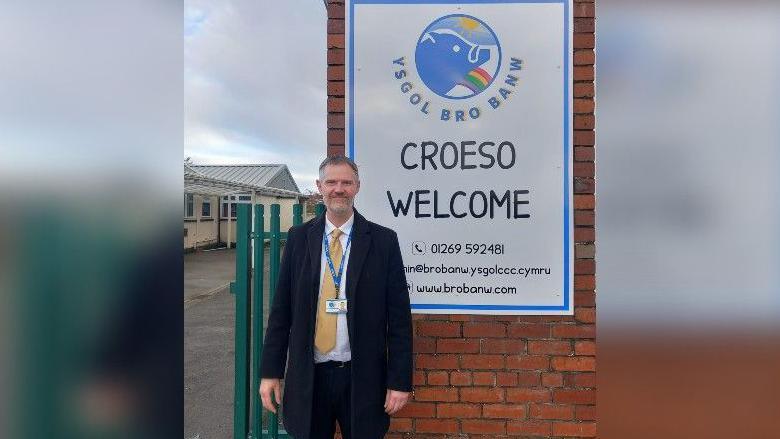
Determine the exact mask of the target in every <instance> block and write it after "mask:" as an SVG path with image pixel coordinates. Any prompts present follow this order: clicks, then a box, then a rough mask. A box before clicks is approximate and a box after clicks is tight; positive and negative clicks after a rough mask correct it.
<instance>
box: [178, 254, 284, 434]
mask: <svg viewBox="0 0 780 439" xmlns="http://www.w3.org/2000/svg"><path fill="white" fill-rule="evenodd" d="M268 258H269V254H268V249H267V248H266V251H265V260H266V269H265V275H264V279H265V284H266V285H265V291H266V296H267V291H268V289H267V288H268V277H269V276H268V268H267V264H268V262H267V261H268ZM234 278H235V250H234V249H233V250H227V249H223V250H214V251H202V252H197V253H190V254H185V255H184V439H223V438H225V439H229V438H232V436H233V384H234V376H233V361H234V353H235V350H234V346H235V345H234V325H235V299H234V296H233V295H232V294H231V293H230V291H229V288H228V285H229V282H230V281H232V280H233V279H234ZM267 302H268V300H267V297H266V300H265V306H264V310H265V314H266V315H265V318H266V319H267V313H268V303H267Z"/></svg>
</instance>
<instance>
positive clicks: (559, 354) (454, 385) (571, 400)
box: [327, 0, 596, 439]
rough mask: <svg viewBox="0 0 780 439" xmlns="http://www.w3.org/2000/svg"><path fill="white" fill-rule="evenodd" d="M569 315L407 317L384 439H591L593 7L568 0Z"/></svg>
mask: <svg viewBox="0 0 780 439" xmlns="http://www.w3.org/2000/svg"><path fill="white" fill-rule="evenodd" d="M573 12H574V87H573V93H574V106H573V111H574V194H575V195H574V209H575V210H574V240H575V251H574V255H575V256H574V257H575V261H574V290H575V291H574V316H571V317H568V316H549V317H548V316H478V315H436V314H427V315H425V314H415V315H414V331H415V333H414V335H415V339H414V352H415V368H416V369H415V372H414V385H415V396H414V400H413V401H412V402H411V403H410V404H409V405H408V406H407V407H406V408H405V409H404V410H403V411H402V412H401V413H399V414H398V415H396V416H395V417H394V418H393V419H392V421H391V424H390V432H389V433H388V435H387V437H388V438H416V439H421V438H444V437H445V435H455V434H459V435H460V436H459V437H462V438H492V437H496V436H504V435H509V436H540V437H546V438H561V437H595V436H596V405H595V404H596V343H595V337H596V294H595V288H596V276H595V273H596V263H595V259H594V257H595V228H594V226H595V214H594V213H595V212H594V208H595V195H594V194H595V178H594V177H595V167H594V158H595V148H594V146H595V132H594V124H595V118H594V112H593V110H594V97H595V92H594V82H593V81H594V64H595V53H594V45H595V4H594V2H593V1H587V0H575V1H574V11H573ZM344 47H345V39H344V2H343V0H329V1H328V147H327V153H328V155H332V154H344V151H345V147H344Z"/></svg>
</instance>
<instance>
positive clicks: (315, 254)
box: [306, 213, 325, 327]
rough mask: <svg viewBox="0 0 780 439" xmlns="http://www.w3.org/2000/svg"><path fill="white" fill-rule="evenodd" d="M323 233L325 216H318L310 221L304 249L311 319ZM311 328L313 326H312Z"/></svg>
mask: <svg viewBox="0 0 780 439" xmlns="http://www.w3.org/2000/svg"><path fill="white" fill-rule="evenodd" d="M324 233H325V214H324V213H323V214H322V215H320V216H318V217H317V218H315V219H314V221H312V223H311V226H310V227H309V232H308V233H307V239H306V241H307V242H306V247H307V248H308V253H309V265H310V267H311V273H310V278H309V285H311V291H312V295H311V312H312V318H315V319H316V316H317V299H318V296H319V293H320V289H319V285H320V270H321V267H320V263H321V262H322V235H323V234H324ZM312 327H313V325H312Z"/></svg>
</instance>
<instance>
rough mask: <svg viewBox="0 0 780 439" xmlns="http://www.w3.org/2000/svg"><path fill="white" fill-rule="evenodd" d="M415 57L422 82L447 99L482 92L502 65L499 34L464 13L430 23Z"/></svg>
mask: <svg viewBox="0 0 780 439" xmlns="http://www.w3.org/2000/svg"><path fill="white" fill-rule="evenodd" d="M414 55H415V64H416V65H417V73H418V74H419V75H420V78H421V79H422V81H423V83H425V85H426V86H427V87H428V88H429V89H430V90H431V91H432V92H434V93H436V94H437V95H439V96H441V97H444V98H448V99H465V98H470V97H472V96H476V95H478V94H480V93H482V92H483V91H484V90H485V89H486V88H487V87H488V86H490V84H491V83H492V82H493V79H494V78H495V77H496V74H497V73H498V67H499V66H500V65H501V46H500V45H499V43H498V38H497V37H496V34H495V33H494V32H493V30H492V29H490V27H489V26H488V25H487V24H485V23H484V22H483V21H482V20H480V19H478V18H476V17H472V16H470V15H463V14H454V15H447V16H444V17H441V18H438V19H436V20H435V21H434V22H433V23H431V24H429V25H428V27H427V28H425V30H424V31H423V32H422V35H420V39H419V41H418V42H417V48H416V50H415V54H414Z"/></svg>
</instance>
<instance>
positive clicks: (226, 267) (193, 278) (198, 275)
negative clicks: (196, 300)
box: [184, 249, 236, 302]
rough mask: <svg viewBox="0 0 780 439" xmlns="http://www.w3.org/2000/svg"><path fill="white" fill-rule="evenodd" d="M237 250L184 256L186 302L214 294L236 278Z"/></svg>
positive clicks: (213, 251) (204, 252) (201, 252)
mask: <svg viewBox="0 0 780 439" xmlns="http://www.w3.org/2000/svg"><path fill="white" fill-rule="evenodd" d="M235 271H236V250H235V249H230V250H227V249H222V250H210V251H200V252H197V253H187V254H185V255H184V300H185V302H186V301H188V300H191V299H193V297H197V296H199V295H204V294H208V293H209V292H213V291H214V290H215V289H216V288H219V287H224V286H226V285H227V284H228V283H229V282H230V281H231V280H233V279H234V278H235Z"/></svg>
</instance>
